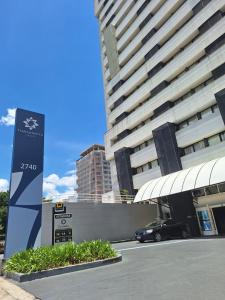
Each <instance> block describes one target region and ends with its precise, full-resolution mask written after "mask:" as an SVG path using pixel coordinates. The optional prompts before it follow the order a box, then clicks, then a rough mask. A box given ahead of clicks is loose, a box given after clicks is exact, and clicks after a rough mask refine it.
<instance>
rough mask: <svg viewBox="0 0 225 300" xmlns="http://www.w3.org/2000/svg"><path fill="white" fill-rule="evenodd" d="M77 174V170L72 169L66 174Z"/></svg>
mask: <svg viewBox="0 0 225 300" xmlns="http://www.w3.org/2000/svg"><path fill="white" fill-rule="evenodd" d="M75 174H76V170H70V171H67V172H66V175H75Z"/></svg>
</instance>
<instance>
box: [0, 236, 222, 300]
mask: <svg viewBox="0 0 225 300" xmlns="http://www.w3.org/2000/svg"><path fill="white" fill-rule="evenodd" d="M113 247H115V248H116V249H118V250H119V251H120V252H121V253H122V255H123V261H122V262H120V263H116V264H114V265H108V266H103V267H99V268H96V269H90V270H84V271H79V272H74V273H69V274H64V275H58V276H54V277H49V278H45V279H39V280H34V281H31V282H25V283H20V284H17V285H18V286H19V287H21V288H23V289H25V290H26V291H27V292H29V293H31V294H33V295H36V297H38V298H39V299H41V300H76V299H79V300H136V299H139V300H145V299H153V300H189V299H191V300H195V299H196V300H215V299H224V298H225V296H224V295H225V284H224V281H225V280H224V278H225V251H224V249H225V239H189V240H171V241H163V242H160V243H153V242H148V243H144V244H139V243H137V242H124V243H118V244H113ZM0 286H1V283H0ZM0 299H4V298H1V296H0ZM5 299H10V298H5ZM5 299H4V300H5ZM12 299H13V298H12ZM16 299H20V298H16ZM25 299H26V298H22V299H21V300H25ZM28 299H29V298H28ZM31 299H32V298H31ZM33 299H36V298H33ZM13 300H14V299H13Z"/></svg>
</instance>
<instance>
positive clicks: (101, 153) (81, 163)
mask: <svg viewBox="0 0 225 300" xmlns="http://www.w3.org/2000/svg"><path fill="white" fill-rule="evenodd" d="M80 156H81V157H80V159H78V160H77V162H76V169H77V186H78V187H77V190H76V191H77V193H78V199H81V197H84V198H85V197H86V198H87V195H91V194H92V195H102V194H104V193H107V192H109V191H111V190H112V184H111V174H110V165H109V162H108V161H106V159H105V147H104V146H102V145H93V146H91V147H90V148H88V149H87V150H85V151H84V152H82V153H81V155H80ZM84 194H85V195H84ZM82 195H83V196H82Z"/></svg>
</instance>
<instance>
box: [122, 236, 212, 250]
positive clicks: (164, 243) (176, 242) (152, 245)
mask: <svg viewBox="0 0 225 300" xmlns="http://www.w3.org/2000/svg"><path fill="white" fill-rule="evenodd" d="M212 240H218V239H216V238H215V239H188V240H180V241H170V242H162V243H156V244H150V245H145V246H137V247H131V248H124V249H117V251H129V250H136V249H141V248H150V247H159V246H163V245H172V244H180V243H185V242H202V241H204V242H205V241H212Z"/></svg>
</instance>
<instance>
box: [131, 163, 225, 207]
mask: <svg viewBox="0 0 225 300" xmlns="http://www.w3.org/2000/svg"><path fill="white" fill-rule="evenodd" d="M221 182H225V157H222V158H218V159H215V160H212V161H209V162H206V163H203V164H201V165H198V166H195V167H192V168H190V169H185V170H181V171H179V172H175V173H171V174H169V175H166V176H162V177H160V178H157V179H153V180H150V181H148V182H147V183H145V184H144V185H143V186H142V187H141V188H140V190H139V191H138V193H137V195H136V197H135V199H134V202H140V201H146V200H151V199H156V198H160V197H164V196H169V195H173V194H177V193H181V192H186V191H191V190H195V189H199V188H203V187H206V186H209V185H214V184H218V183H221Z"/></svg>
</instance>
